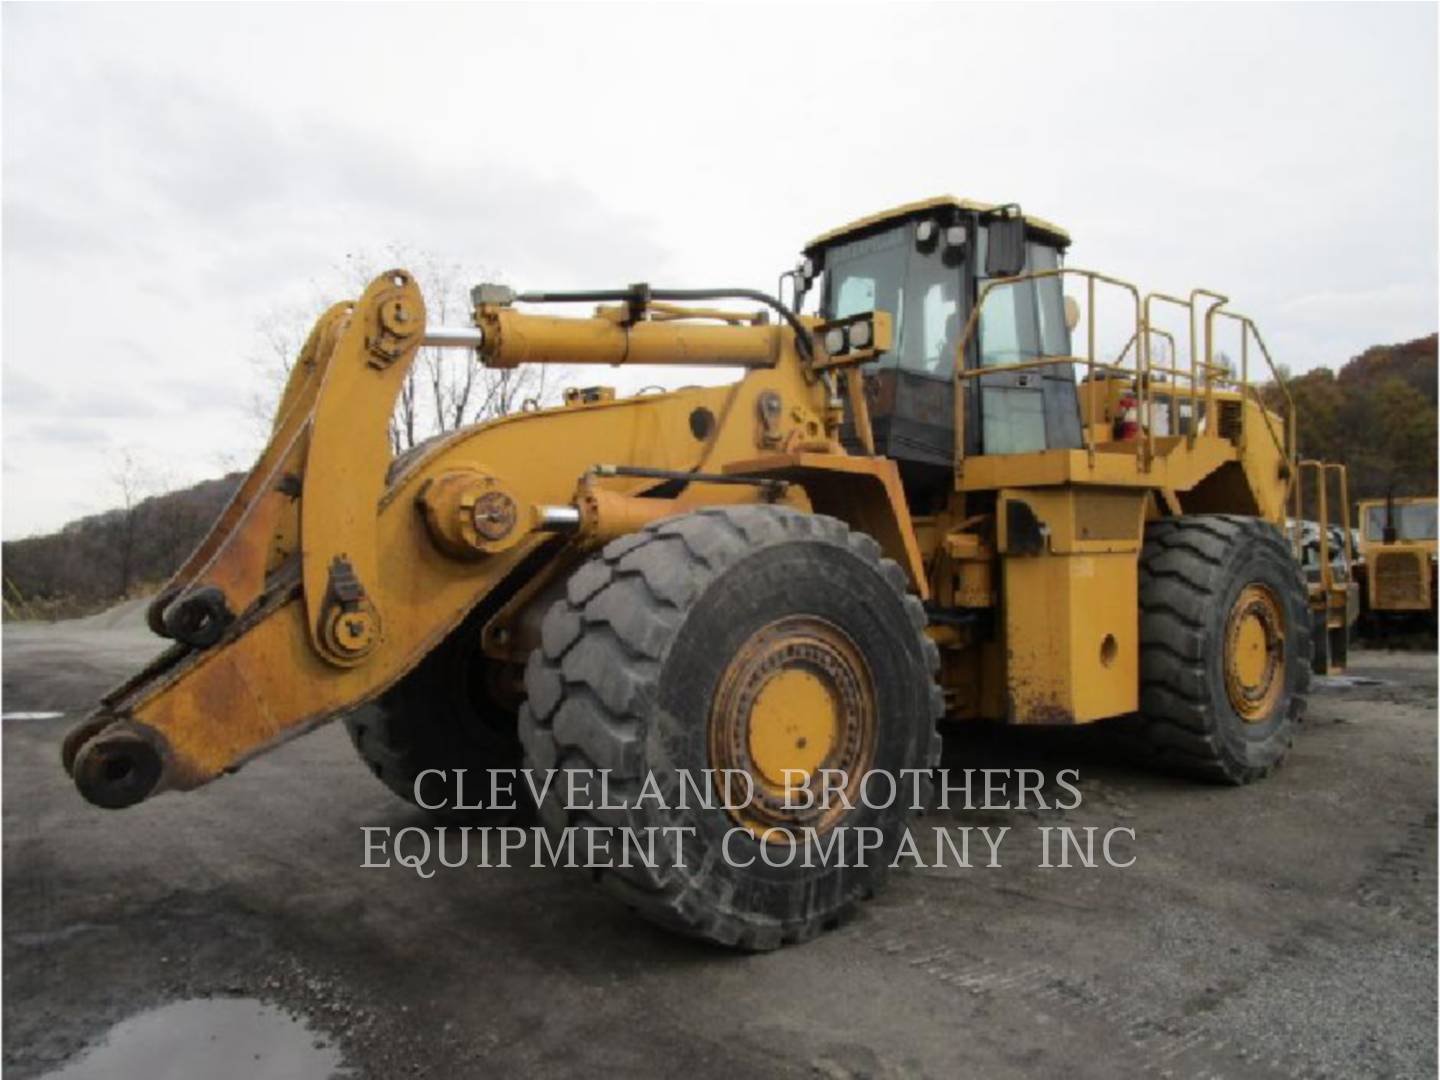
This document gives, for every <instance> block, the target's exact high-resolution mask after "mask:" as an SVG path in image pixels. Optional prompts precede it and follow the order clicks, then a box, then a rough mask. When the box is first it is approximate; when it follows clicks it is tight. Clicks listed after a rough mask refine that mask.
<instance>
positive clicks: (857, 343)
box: [850, 319, 874, 349]
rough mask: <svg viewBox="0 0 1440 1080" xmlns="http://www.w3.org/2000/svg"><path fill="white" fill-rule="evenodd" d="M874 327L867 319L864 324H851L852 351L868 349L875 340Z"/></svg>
mask: <svg viewBox="0 0 1440 1080" xmlns="http://www.w3.org/2000/svg"><path fill="white" fill-rule="evenodd" d="M872 330H873V327H871V325H870V321H869V320H868V319H867V320H865V321H864V322H857V323H851V324H850V347H851V348H852V349H868V348H869V347H870V342H871V341H872V340H873V339H874V335H873V333H872Z"/></svg>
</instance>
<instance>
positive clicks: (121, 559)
mask: <svg viewBox="0 0 1440 1080" xmlns="http://www.w3.org/2000/svg"><path fill="white" fill-rule="evenodd" d="M110 480H111V482H112V483H113V484H114V485H115V490H116V492H117V493H118V495H119V496H120V508H119V509H118V510H117V511H116V514H117V524H118V528H117V530H116V534H115V546H114V559H115V574H116V586H117V588H116V592H117V593H118V595H119V596H120V597H121V598H124V597H125V596H127V595H129V593H130V586H131V585H132V584H134V580H135V555H136V547H137V544H138V541H139V537H140V514H139V508H140V502H141V500H142V499H143V498H144V497H145V495H146V488H147V486H148V480H147V477H146V476H145V475H144V471H143V470H142V469H141V467H140V464H139V462H138V461H137V460H136V457H135V453H134V451H132V450H125V451H124V452H123V453H122V454H121V455H120V462H119V464H118V465H116V467H115V471H114V472H113V473H111V474H110Z"/></svg>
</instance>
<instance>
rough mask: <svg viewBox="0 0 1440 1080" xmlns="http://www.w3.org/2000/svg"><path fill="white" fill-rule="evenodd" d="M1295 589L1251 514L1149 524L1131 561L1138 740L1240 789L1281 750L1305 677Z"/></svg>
mask: <svg viewBox="0 0 1440 1080" xmlns="http://www.w3.org/2000/svg"><path fill="white" fill-rule="evenodd" d="M1311 637H1312V627H1311V616H1310V611H1309V606H1308V603H1307V597H1306V588H1305V582H1304V579H1303V577H1302V576H1301V572H1300V568H1299V565H1298V564H1297V563H1296V561H1295V558H1294V556H1293V554H1292V553H1291V551H1290V548H1289V546H1288V545H1287V544H1286V543H1285V540H1284V539H1283V538H1282V537H1281V535H1280V533H1279V532H1278V531H1277V530H1276V529H1275V528H1274V527H1273V526H1271V525H1269V524H1268V523H1266V522H1264V521H1261V520H1259V519H1257V518H1248V517H1238V516H1230V515H1196V516H1191V517H1182V518H1174V519H1171V520H1168V521H1161V522H1156V523H1154V524H1152V525H1151V526H1150V527H1149V528H1148V529H1147V530H1146V535H1145V549H1144V552H1143V553H1142V554H1141V557H1140V713H1141V717H1140V719H1141V736H1142V738H1143V739H1144V740H1145V743H1146V745H1147V748H1148V749H1149V751H1150V752H1151V753H1152V754H1153V756H1154V757H1156V758H1157V759H1158V760H1159V761H1160V762H1161V763H1163V764H1165V765H1166V766H1168V767H1171V768H1173V769H1175V770H1176V771H1180V772H1184V773H1187V774H1189V775H1193V776H1198V777H1202V778H1205V779H1210V780H1217V781H1221V782H1226V783H1231V784H1244V783H1248V782H1250V781H1252V780H1255V779H1258V778H1259V777H1262V776H1264V775H1266V774H1267V773H1269V772H1270V771H1271V770H1272V769H1273V768H1275V767H1276V766H1277V765H1279V764H1280V762H1281V760H1282V759H1283V758H1284V757H1285V754H1286V752H1287V751H1288V750H1289V748H1290V742H1291V737H1292V734H1293V729H1294V725H1295V723H1296V722H1297V721H1298V720H1299V719H1300V717H1301V716H1302V714H1303V712H1304V709H1305V694H1306V691H1307V689H1308V688H1309V684H1310V663H1311Z"/></svg>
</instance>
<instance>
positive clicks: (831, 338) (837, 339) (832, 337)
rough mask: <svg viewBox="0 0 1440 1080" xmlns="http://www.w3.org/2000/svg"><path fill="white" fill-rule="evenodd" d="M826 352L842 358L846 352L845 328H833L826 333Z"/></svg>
mask: <svg viewBox="0 0 1440 1080" xmlns="http://www.w3.org/2000/svg"><path fill="white" fill-rule="evenodd" d="M825 351H826V352H827V353H829V354H830V355H831V356H840V355H842V354H843V353H844V352H845V328H844V327H843V326H833V327H831V328H830V329H829V330H826V331H825Z"/></svg>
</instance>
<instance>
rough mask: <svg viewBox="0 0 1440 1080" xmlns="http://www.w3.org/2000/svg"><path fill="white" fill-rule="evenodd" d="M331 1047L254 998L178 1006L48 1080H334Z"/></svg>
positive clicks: (121, 1030) (109, 1039)
mask: <svg viewBox="0 0 1440 1080" xmlns="http://www.w3.org/2000/svg"><path fill="white" fill-rule="evenodd" d="M350 1075H351V1074H350V1072H349V1070H344V1071H342V1070H341V1068H340V1051H339V1050H338V1049H337V1048H336V1047H335V1046H334V1045H333V1044H331V1042H330V1040H329V1039H328V1038H327V1037H325V1036H322V1035H320V1034H318V1033H316V1032H315V1031H312V1030H311V1029H310V1027H309V1026H308V1025H307V1024H306V1023H305V1022H304V1021H303V1020H299V1019H296V1018H295V1017H293V1016H291V1015H290V1014H289V1013H286V1012H284V1011H282V1010H280V1009H277V1008H276V1007H275V1006H273V1005H267V1004H265V1003H264V1002H262V1001H257V1000H255V999H254V998H197V999H194V1000H191V1001H176V1002H173V1003H172V1004H169V1005H162V1006H161V1007H160V1008H158V1009H151V1010H149V1011H148V1012H143V1013H140V1014H138V1015H136V1016H132V1017H130V1018H129V1019H128V1020H122V1021H120V1023H118V1024H116V1025H115V1026H114V1027H112V1028H111V1029H110V1030H109V1032H107V1033H106V1035H105V1037H104V1039H103V1040H102V1041H101V1042H99V1043H97V1044H96V1045H95V1046H92V1047H91V1048H90V1049H88V1050H86V1051H84V1052H83V1053H82V1054H81V1055H80V1056H79V1057H78V1058H76V1059H74V1060H73V1061H71V1062H70V1063H69V1064H67V1065H65V1066H63V1067H61V1068H60V1069H57V1070H55V1071H54V1072H50V1073H46V1074H45V1076H44V1077H42V1078H41V1080H193V1078H194V1077H197V1076H203V1077H205V1078H206V1080H331V1078H332V1077H333V1078H340V1077H348V1076H350Z"/></svg>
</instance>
